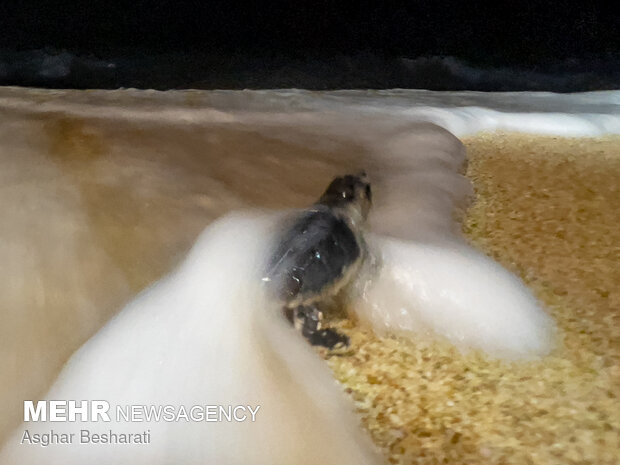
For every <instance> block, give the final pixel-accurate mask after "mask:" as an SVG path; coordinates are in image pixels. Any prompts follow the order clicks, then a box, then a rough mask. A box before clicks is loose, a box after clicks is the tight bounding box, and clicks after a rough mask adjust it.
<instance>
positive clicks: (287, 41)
mask: <svg viewBox="0 0 620 465" xmlns="http://www.w3.org/2000/svg"><path fill="white" fill-rule="evenodd" d="M616 10H617V8H613V7H612V2H606V3H604V2H601V3H596V2H592V1H589V2H583V1H575V0H557V1H553V0H547V1H538V2H537V1H531V0H529V1H519V0H514V1H510V2H508V1H505V0H495V1H493V2H491V1H477V2H476V1H467V0H437V1H433V0H410V1H408V2H399V3H397V2H367V1H363V0H359V1H357V2H355V3H347V2H343V1H338V0H313V1H309V0H297V1H295V0H286V1H282V0H273V1H271V2H256V1H255V2H250V1H248V2H240V1H231V0H228V1H223V0H214V1H208V0H193V1H185V0H159V1H146V0H133V1H121V0H90V1H77V0H56V1H49V0H39V1H36V0H14V1H8V0H5V1H2V0H0V85H26V86H42V87H73V88H91V87H98V88H118V87H141V88H156V89H170V88H188V87H197V88H205V89H210V88H289V87H301V88H306V89H339V88H394V87H404V88H425V89H434V90H553V91H558V92H574V91H583V90H600V89H611V88H618V86H620V34H619V33H618V30H619V29H620V23H619V21H618V18H619V17H620V15H618V14H617V11H616ZM41 49H44V50H41ZM63 50H66V51H67V52H68V53H65V52H63ZM76 57H77V58H76ZM420 57H422V58H420ZM427 57H433V58H428V59H427ZM438 57H439V58H438ZM442 57H456V62H457V65H456V66H457V67H458V66H461V65H460V63H466V65H464V66H465V68H467V66H470V65H471V66H472V67H473V68H472V69H474V71H473V72H470V71H467V70H465V74H464V75H463V74H462V73H461V74H459V72H460V71H458V70H457V72H456V74H455V71H454V70H453V69H452V68H450V66H452V65H451V64H450V63H449V62H447V61H443V62H442V61H441V60H444V58H442ZM405 59H417V61H416V62H415V63H413V64H411V63H410V61H407V60H405ZM574 59H576V60H574ZM97 60H98V63H99V64H97V63H96V62H97ZM424 60H427V61H426V62H424ZM414 61H415V60H414ZM102 63H103V64H102ZM106 63H111V65H110V66H108V65H107V64H106ZM461 68H462V66H461ZM480 68H485V69H494V68H495V69H500V71H501V69H510V70H513V69H519V70H521V71H519V72H517V73H513V72H512V71H501V72H499V73H495V74H493V73H492V72H491V74H488V73H487V74H485V76H484V77H483V78H480V77H479V76H477V74H476V73H477V71H475V70H476V69H480ZM527 73H539V74H538V75H536V76H532V75H531V74H530V75H528V74H527ZM541 73H542V74H541ZM550 75H553V76H554V79H549V78H548V76H550Z"/></svg>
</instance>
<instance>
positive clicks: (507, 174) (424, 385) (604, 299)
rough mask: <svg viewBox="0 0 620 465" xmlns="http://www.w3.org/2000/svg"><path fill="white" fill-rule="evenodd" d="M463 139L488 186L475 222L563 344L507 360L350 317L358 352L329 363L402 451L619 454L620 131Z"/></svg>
mask: <svg viewBox="0 0 620 465" xmlns="http://www.w3.org/2000/svg"><path fill="white" fill-rule="evenodd" d="M464 143H465V145H466V147H467V153H468V169H467V176H468V177H470V179H471V180H472V181H473V183H474V188H475V191H476V198H475V201H474V203H473V205H472V206H471V207H470V208H469V210H468V212H467V215H466V218H465V221H464V224H463V231H464V233H465V234H466V236H467V238H468V239H469V241H471V243H472V244H474V245H475V246H476V247H478V248H479V249H481V250H483V251H484V252H485V253H486V254H488V255H490V256H492V257H493V258H494V259H496V260H498V261H499V262H500V263H502V264H503V265H504V266H505V267H507V268H508V269H510V270H511V271H513V272H514V273H516V274H518V275H519V276H521V278H522V279H523V280H524V281H525V283H526V284H527V285H528V286H529V287H530V288H531V289H532V290H533V291H534V293H535V295H536V296H537V297H538V298H539V299H540V300H541V301H542V302H543V303H544V306H545V308H546V309H547V311H548V312H549V313H550V314H551V315H552V316H553V317H554V319H555V320H556V321H557V324H558V327H559V331H558V335H557V340H558V347H557V349H556V350H555V351H554V352H553V353H552V354H551V355H550V356H547V357H544V358H543V359H541V360H539V361H535V362H528V363H505V362H498V361H490V360H489V359H487V358H485V357H484V356H482V355H480V354H476V353H469V354H465V355H463V354H461V353H459V352H458V351H456V350H455V349H454V348H453V347H451V346H449V345H447V344H442V343H437V342H428V341H420V342H411V341H407V340H402V339H397V338H383V339H378V338H376V337H374V336H372V335H370V334H369V333H368V332H366V331H361V330H359V329H356V328H355V329H354V328H352V329H351V330H350V331H352V332H353V333H354V348H355V353H354V354H353V355H351V356H346V357H331V358H329V365H330V366H331V368H332V369H333V371H334V373H335V376H336V377H337V378H338V379H339V380H340V381H341V382H342V383H343V384H344V385H345V386H346V389H347V392H348V393H349V395H350V396H351V398H352V399H354V401H355V402H356V404H357V406H358V409H359V411H360V412H361V414H362V415H363V418H364V424H365V426H366V427H367V428H368V429H369V430H370V432H371V433H372V436H373V438H374V440H375V442H376V443H377V444H378V445H379V446H381V447H382V449H383V450H384V452H385V453H386V455H387V456H389V460H390V463H398V464H410V463H425V464H437V463H450V464H475V463H486V464H488V463H498V464H499V463H506V464H509V463H510V464H540V465H543V464H577V463H591V464H609V465H611V464H614V463H616V461H617V458H618V456H620V401H619V397H620V368H619V367H620V364H619V361H620V313H619V311H620V294H619V293H618V283H620V229H619V228H618V226H619V225H620V191H619V189H620V138H618V137H617V136H613V137H605V138H596V139H589V138H561V137H543V136H534V135H524V134H509V133H508V134H507V133H481V134H478V135H475V136H471V137H467V138H465V139H464ZM342 324H343V326H345V327H347V326H349V327H350V326H351V323H350V322H343V323H342Z"/></svg>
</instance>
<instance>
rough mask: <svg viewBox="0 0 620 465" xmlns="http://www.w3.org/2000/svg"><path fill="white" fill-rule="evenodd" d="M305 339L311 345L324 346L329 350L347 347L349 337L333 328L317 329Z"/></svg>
mask: <svg viewBox="0 0 620 465" xmlns="http://www.w3.org/2000/svg"><path fill="white" fill-rule="evenodd" d="M306 339H308V341H309V342H310V344H312V345H313V346H321V347H326V348H327V349H329V350H334V349H343V348H346V347H349V337H348V336H347V335H346V334H342V333H340V332H338V331H336V330H335V329H333V328H326V329H319V330H318V331H315V332H314V333H312V334H311V335H310V336H306Z"/></svg>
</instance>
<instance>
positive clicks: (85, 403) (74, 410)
mask: <svg viewBox="0 0 620 465" xmlns="http://www.w3.org/2000/svg"><path fill="white" fill-rule="evenodd" d="M259 410H260V405H256V406H252V405H192V406H185V405H178V406H176V405H116V408H115V409H111V408H110V403H109V402H107V401H105V400H82V401H75V400H39V401H32V400H25V401H24V422H40V421H45V422H47V421H49V422H76V421H82V422H111V421H117V422H131V423H134V422H135V423H141V422H160V421H166V422H179V421H186V422H192V421H193V422H203V421H205V422H224V421H225V422H244V421H252V422H255V421H256V414H257V413H258V411H259Z"/></svg>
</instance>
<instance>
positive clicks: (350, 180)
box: [319, 171, 372, 219]
mask: <svg viewBox="0 0 620 465" xmlns="http://www.w3.org/2000/svg"><path fill="white" fill-rule="evenodd" d="M319 203H321V204H323V205H327V206H329V207H332V208H343V209H346V210H347V211H349V212H351V213H353V212H357V213H359V214H360V215H361V216H362V219H366V216H367V215H368V210H370V204H371V203H372V191H371V189H370V181H369V180H368V176H367V175H366V173H365V172H364V171H362V172H361V173H359V174H347V175H345V176H339V177H337V178H335V179H334V180H333V181H332V182H331V184H330V185H329V186H328V187H327V189H326V190H325V192H324V193H323V195H322V196H321V198H320V199H319Z"/></svg>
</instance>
